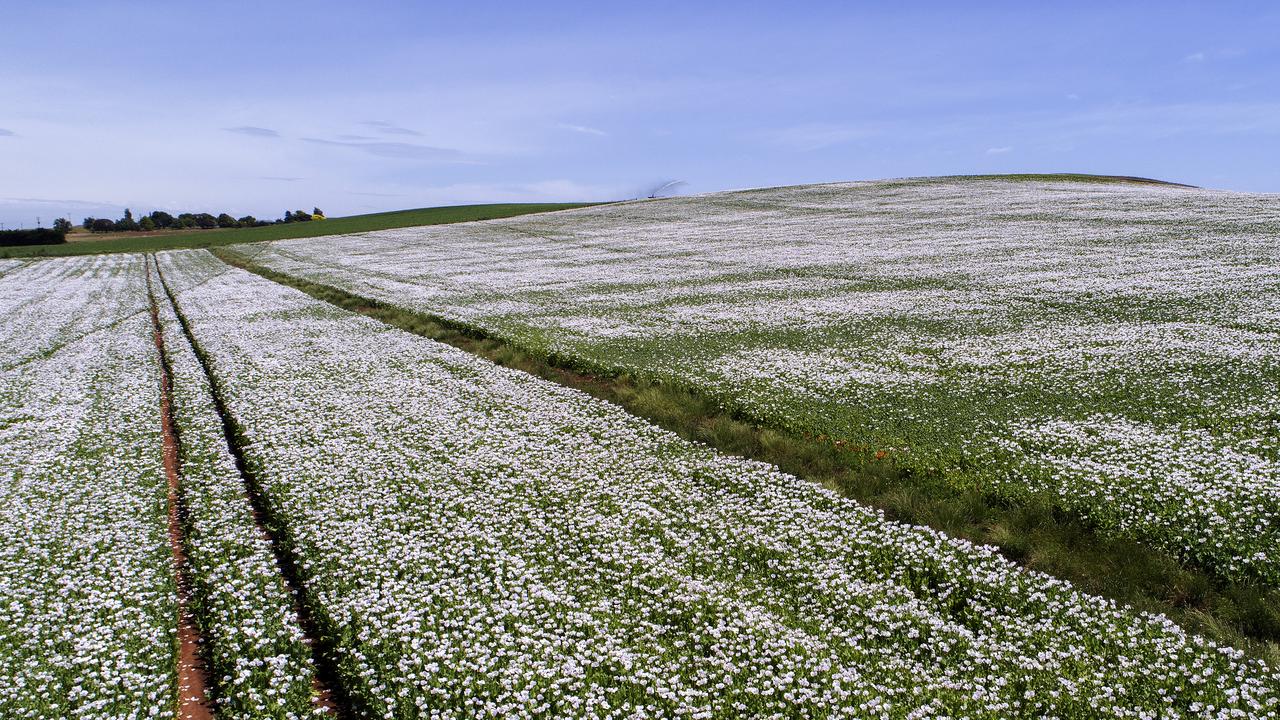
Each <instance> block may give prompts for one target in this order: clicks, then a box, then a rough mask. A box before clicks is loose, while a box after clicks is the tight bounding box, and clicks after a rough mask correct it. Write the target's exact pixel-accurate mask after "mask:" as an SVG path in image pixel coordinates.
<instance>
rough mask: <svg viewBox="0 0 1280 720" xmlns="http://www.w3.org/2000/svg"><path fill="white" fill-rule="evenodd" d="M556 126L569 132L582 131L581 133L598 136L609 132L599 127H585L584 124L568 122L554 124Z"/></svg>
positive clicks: (604, 135)
mask: <svg viewBox="0 0 1280 720" xmlns="http://www.w3.org/2000/svg"><path fill="white" fill-rule="evenodd" d="M556 127H558V128H560V129H561V130H568V131H569V132H576V133H582V134H583V135H598V136H600V137H606V136H607V135H608V134H609V133H607V132H605V131H603V130H600V129H599V128H593V127H587V126H586V125H570V124H568V123H559V124H557V125H556Z"/></svg>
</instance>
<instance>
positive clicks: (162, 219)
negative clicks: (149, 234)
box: [150, 210, 174, 228]
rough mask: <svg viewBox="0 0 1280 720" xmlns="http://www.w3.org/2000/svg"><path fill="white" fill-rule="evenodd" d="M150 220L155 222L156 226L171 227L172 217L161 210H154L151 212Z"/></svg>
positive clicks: (172, 223)
mask: <svg viewBox="0 0 1280 720" xmlns="http://www.w3.org/2000/svg"><path fill="white" fill-rule="evenodd" d="M150 217H151V222H153V223H155V225H156V227H158V228H167V227H173V225H174V217H173V216H172V215H170V214H169V213H167V212H165V211H163V210H156V211H155V212H153V213H151V216H150Z"/></svg>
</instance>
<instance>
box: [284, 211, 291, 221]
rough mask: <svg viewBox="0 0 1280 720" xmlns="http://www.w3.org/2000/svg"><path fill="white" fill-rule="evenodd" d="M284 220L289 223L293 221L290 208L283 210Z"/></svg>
mask: <svg viewBox="0 0 1280 720" xmlns="http://www.w3.org/2000/svg"><path fill="white" fill-rule="evenodd" d="M284 221H285V222H287V223H291V222H293V211H292V210H285V211H284Z"/></svg>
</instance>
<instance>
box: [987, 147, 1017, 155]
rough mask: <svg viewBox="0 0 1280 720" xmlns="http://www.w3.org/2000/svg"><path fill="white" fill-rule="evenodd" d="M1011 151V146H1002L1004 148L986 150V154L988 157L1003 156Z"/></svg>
mask: <svg viewBox="0 0 1280 720" xmlns="http://www.w3.org/2000/svg"><path fill="white" fill-rule="evenodd" d="M1011 150H1013V146H1011V145H1004V146H1002V147H991V148H987V154H988V155H1003V154H1005V153H1007V152H1009V151H1011Z"/></svg>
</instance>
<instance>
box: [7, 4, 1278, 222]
mask: <svg viewBox="0 0 1280 720" xmlns="http://www.w3.org/2000/svg"><path fill="white" fill-rule="evenodd" d="M453 5H455V4H448V5H446V4H444V3H440V4H436V3H426V2H421V3H412V2H402V3H384V2H364V3H325V2H308V3H300V2H299V3H293V2H266V1H263V0H258V1H257V2H235V1H230V2H218V3H194V2H189V3H188V2H167V3H160V2H102V1H94V2H58V1H57V0H44V1H41V2H24V1H23V0H18V1H17V2H13V3H6V8H5V11H4V15H3V27H4V32H3V34H4V38H5V39H4V42H3V43H0V98H3V101H0V222H2V223H4V224H5V225H6V227H13V226H15V225H19V224H25V225H27V226H31V225H33V224H34V222H35V216H36V215H40V216H41V217H43V218H44V223H45V224H46V225H47V224H48V223H49V221H50V219H51V218H53V217H57V216H61V215H66V216H69V217H71V218H72V219H73V220H75V221H79V220H80V219H81V218H82V217H84V216H85V215H99V216H101V215H111V216H116V215H118V214H119V212H120V211H121V210H122V209H123V208H124V207H125V206H128V207H131V208H133V209H134V211H135V213H136V212H145V211H149V210H151V209H157V208H159V209H166V210H187V209H190V210H196V211H200V210H208V211H222V210H228V211H231V212H233V213H235V214H245V213H252V214H255V215H258V216H259V217H278V216H280V215H281V214H283V212H284V210H285V209H286V208H305V209H310V208H311V207H312V206H314V205H318V206H320V207H321V208H323V209H324V210H325V211H326V212H328V213H329V214H330V215H338V214H350V213H359V212H371V211H376V210H385V209H397V208H405V207H421V206H427V205H438V204H452V203H463V202H488V201H517V200H519V201H524V200H528V201H539V200H591V199H609V198H619V197H628V196H634V195H636V194H639V193H641V192H642V191H643V190H644V189H645V188H646V187H648V186H650V185H651V184H654V183H657V182H660V181H662V180H665V179H679V180H683V181H685V182H686V183H688V184H687V186H685V188H686V190H687V191H689V192H706V191H712V190H720V189H729V188H738V187H752V186H764V185H781V184H793V183H806V182H825V181H836V180H854V179H868V178H881V177H900V176H912V175H940V174H956V173H988V172H1052V171H1073V172H1093V173H1116V174H1126V175H1144V176H1152V177H1158V178H1164V179H1169V180H1175V181H1180V182H1188V183H1192V184H1196V185H1203V186H1208V187H1215V188H1226V189H1233V190H1247V191H1262V192H1280V40H1277V38H1280V4H1277V3H1274V2H1270V3H1264V2H1257V3H1233V2H1221V3H1209V2H1203V3H1179V2H1174V1H1171V0H1165V1H1163V2H1158V3H1156V2H1152V3H1141V2H1115V1H1114V0H1113V1H1112V2H1106V3H1096V4H1094V3H1088V2H1076V3H1059V4H1055V7H1052V8H1051V7H1049V4H1048V3H1044V4H1041V3H1026V2H1018V3H1012V2H1010V3H995V2H993V3H980V2H973V3H949V2H948V3H941V2H939V3H928V2H920V3H910V2H897V3H888V2H886V3H874V2H862V3H859V2H845V3H829V4H828V3H795V4H790V5H787V4H784V3H776V2H775V3H758V4H755V3H750V2H737V3H714V2H683V3H664V2H649V3H627V4H625V5H622V4H618V5H616V6H614V7H606V4H605V3H568V2H554V1H553V0H547V1H545V2H541V3H519V4H517V3H511V4H510V5H506V4H498V3H486V2H469V3H465V4H456V5H458V6H457V7H455V6H453ZM1042 5H1043V7H1042Z"/></svg>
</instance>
